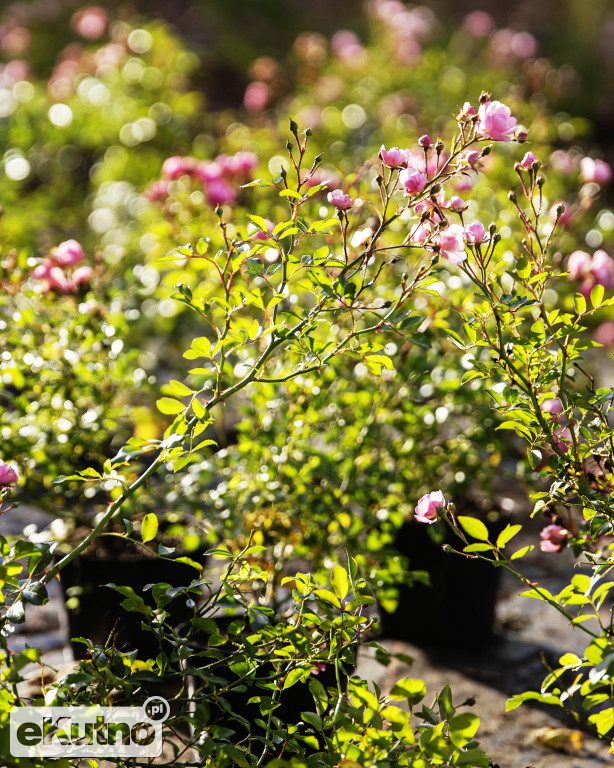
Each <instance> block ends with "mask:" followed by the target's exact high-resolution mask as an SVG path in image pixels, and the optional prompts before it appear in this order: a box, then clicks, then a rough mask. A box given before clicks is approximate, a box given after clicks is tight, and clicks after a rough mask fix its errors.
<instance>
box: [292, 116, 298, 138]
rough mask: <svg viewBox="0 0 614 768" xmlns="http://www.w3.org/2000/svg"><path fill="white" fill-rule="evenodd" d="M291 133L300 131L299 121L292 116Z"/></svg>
mask: <svg viewBox="0 0 614 768" xmlns="http://www.w3.org/2000/svg"><path fill="white" fill-rule="evenodd" d="M290 133H293V134H296V133H298V123H296V122H295V121H294V120H293V119H292V118H290Z"/></svg>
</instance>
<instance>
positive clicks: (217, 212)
mask: <svg viewBox="0 0 614 768" xmlns="http://www.w3.org/2000/svg"><path fill="white" fill-rule="evenodd" d="M223 213H224V209H223V208H222V206H221V205H216V206H215V215H216V216H219V217H220V218H222V214H223Z"/></svg>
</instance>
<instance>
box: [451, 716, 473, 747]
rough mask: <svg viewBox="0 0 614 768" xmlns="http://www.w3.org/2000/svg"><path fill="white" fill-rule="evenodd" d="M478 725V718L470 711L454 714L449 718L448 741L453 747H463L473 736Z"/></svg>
mask: <svg viewBox="0 0 614 768" xmlns="http://www.w3.org/2000/svg"><path fill="white" fill-rule="evenodd" d="M479 726H480V718H479V717H478V716H477V715H474V714H473V713H472V712H463V714H461V715H454V717H453V718H452V719H451V720H450V723H449V727H450V741H451V742H452V744H454V746H455V747H464V746H465V744H466V743H467V742H468V741H471V739H472V738H473V737H474V736H475V734H476V733H477V731H478V728H479Z"/></svg>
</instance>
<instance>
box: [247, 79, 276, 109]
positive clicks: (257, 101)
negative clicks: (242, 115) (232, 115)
mask: <svg viewBox="0 0 614 768" xmlns="http://www.w3.org/2000/svg"><path fill="white" fill-rule="evenodd" d="M271 96H272V94H271V89H270V88H269V86H268V85H267V84H266V83H262V82H260V81H259V80H257V81H256V82H254V83H250V84H249V85H248V86H247V88H246V89H245V95H244V96H243V106H244V107H245V109H246V110H247V111H248V112H262V110H263V109H265V108H266V107H267V106H268V104H269V101H270V100H271Z"/></svg>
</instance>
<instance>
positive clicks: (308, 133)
mask: <svg viewBox="0 0 614 768" xmlns="http://www.w3.org/2000/svg"><path fill="white" fill-rule="evenodd" d="M312 133H313V131H312V130H311V128H305V136H307V138H309V137H310V136H311V134H312Z"/></svg>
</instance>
